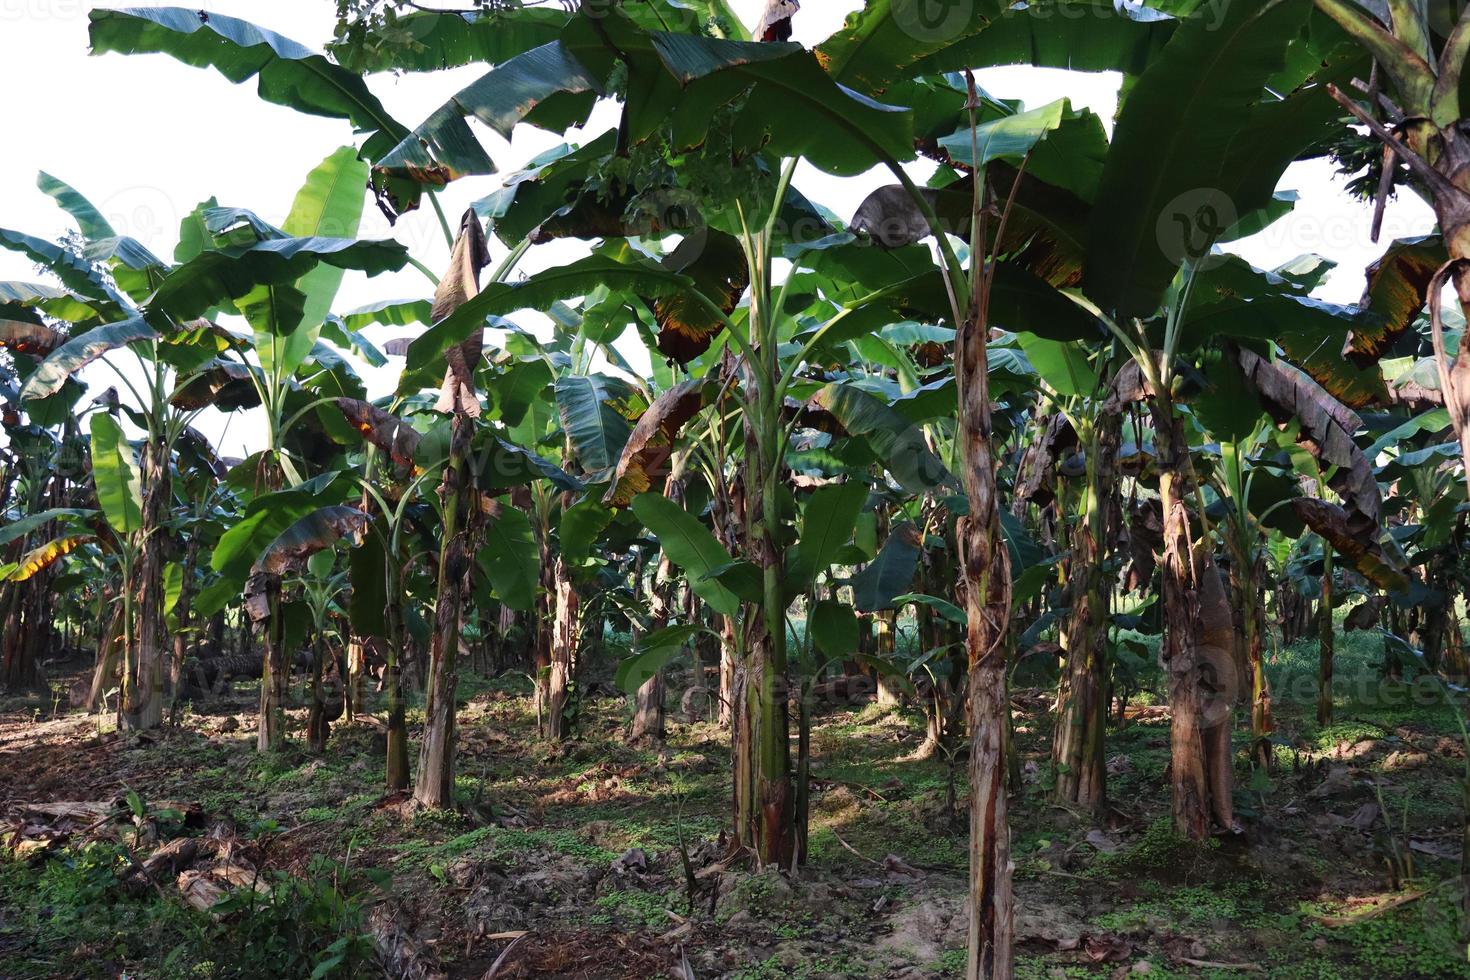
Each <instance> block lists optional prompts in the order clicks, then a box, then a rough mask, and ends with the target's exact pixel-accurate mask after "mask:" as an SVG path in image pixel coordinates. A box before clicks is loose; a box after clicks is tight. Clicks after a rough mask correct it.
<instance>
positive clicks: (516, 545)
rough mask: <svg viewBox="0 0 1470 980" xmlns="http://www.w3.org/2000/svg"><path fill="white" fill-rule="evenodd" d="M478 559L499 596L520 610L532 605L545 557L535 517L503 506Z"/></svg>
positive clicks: (488, 528) (488, 530)
mask: <svg viewBox="0 0 1470 980" xmlns="http://www.w3.org/2000/svg"><path fill="white" fill-rule="evenodd" d="M478 559H479V563H480V567H481V569H483V570H484V572H485V577H486V578H487V579H488V580H489V582H490V587H491V589H493V590H494V593H495V597H496V598H497V599H499V600H500V601H501V602H503V603H504V604H505V605H507V606H509V607H510V608H512V609H516V610H520V611H525V610H528V609H530V608H531V607H532V605H533V604H534V603H535V601H536V585H537V581H538V576H537V572H538V571H539V569H540V567H541V559H540V552H539V550H538V549H537V546H536V535H535V533H534V532H533V531H532V529H531V519H530V517H529V516H528V515H527V514H526V513H525V512H524V511H521V510H518V509H516V508H514V507H502V508H501V511H500V513H499V515H498V516H496V517H495V518H494V520H492V521H490V523H489V525H488V526H487V527H486V528H485V545H484V547H482V548H481V549H480V552H479V555H478Z"/></svg>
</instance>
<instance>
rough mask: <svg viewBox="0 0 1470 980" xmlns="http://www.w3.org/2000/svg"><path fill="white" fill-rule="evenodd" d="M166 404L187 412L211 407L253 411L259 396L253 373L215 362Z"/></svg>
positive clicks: (233, 364)
mask: <svg viewBox="0 0 1470 980" xmlns="http://www.w3.org/2000/svg"><path fill="white" fill-rule="evenodd" d="M168 401H169V404H170V405H172V406H173V407H174V408H179V409H183V410H184V411H186V412H197V411H198V410H199V409H201V408H204V407H206V406H209V405H213V406H215V407H216V408H218V409H220V410H221V411H234V410H235V409H239V408H254V407H255V406H257V405H259V404H260V392H259V389H257V388H256V387H255V382H254V381H253V380H252V370H251V368H249V367H247V366H246V365H244V364H241V363H239V362H238V361H225V360H218V361H214V362H213V363H211V364H210V365H209V366H208V367H207V368H205V369H203V370H202V371H200V372H199V373H198V374H195V375H194V376H193V377H191V378H189V379H187V380H186V381H185V382H184V383H183V384H181V385H179V386H178V387H177V388H175V389H174V393H173V394H172V395H170V396H169V400H168Z"/></svg>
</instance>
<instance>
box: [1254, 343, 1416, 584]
mask: <svg viewBox="0 0 1470 980" xmlns="http://www.w3.org/2000/svg"><path fill="white" fill-rule="evenodd" d="M1236 357H1237V360H1238V362H1239V364H1240V367H1241V370H1242V371H1243V372H1244V373H1245V380H1246V383H1247V384H1248V385H1250V387H1251V388H1252V389H1253V390H1254V391H1255V393H1256V395H1257V396H1258V397H1259V398H1260V399H1261V404H1262V405H1264V406H1265V408H1266V411H1267V413H1268V414H1269V415H1270V416H1271V417H1272V418H1273V419H1274V420H1275V421H1276V422H1277V424H1279V425H1286V424H1288V423H1292V422H1295V423H1296V424H1297V426H1298V431H1297V442H1298V443H1300V444H1301V445H1302V446H1303V447H1304V448H1305V449H1306V450H1307V451H1308V452H1310V453H1311V454H1312V456H1313V457H1315V458H1316V459H1317V461H1318V462H1319V463H1320V464H1321V465H1322V467H1323V469H1326V468H1327V467H1335V471H1334V472H1333V474H1332V476H1331V477H1330V478H1329V479H1328V481H1327V482H1328V486H1330V487H1332V489H1333V490H1335V491H1336V492H1337V495H1338V496H1339V497H1341V498H1342V501H1343V506H1341V507H1339V506H1338V505H1336V504H1333V503H1329V502H1328V501H1325V500H1315V499H1311V498H1295V499H1293V500H1292V503H1291V506H1292V509H1293V510H1295V511H1296V514H1297V516H1298V517H1299V518H1301V519H1302V520H1303V521H1304V522H1306V524H1307V526H1308V527H1310V528H1311V529H1312V530H1313V531H1316V532H1317V533H1318V534H1320V535H1321V536H1322V537H1323V538H1324V539H1326V540H1327V541H1329V542H1331V544H1332V546H1333V548H1335V549H1336V550H1337V552H1338V554H1340V555H1342V556H1343V557H1344V558H1347V559H1348V560H1349V561H1350V562H1351V563H1352V565H1353V567H1354V568H1355V569H1356V570H1357V571H1358V572H1359V573H1360V574H1362V575H1364V576H1366V577H1367V578H1368V579H1369V580H1371V581H1372V582H1374V583H1375V584H1377V585H1380V586H1382V587H1384V588H1387V589H1399V588H1403V587H1404V585H1405V584H1406V583H1407V579H1406V578H1405V577H1404V575H1403V573H1402V572H1401V571H1399V570H1398V569H1397V568H1395V567H1394V563H1393V562H1392V561H1391V560H1390V559H1389V557H1388V556H1387V555H1386V554H1385V553H1384V551H1383V549H1382V547H1381V546H1380V545H1379V543H1378V537H1379V530H1380V529H1379V513H1380V511H1381V510H1382V507H1383V498H1382V496H1381V495H1380V493H1379V490H1378V481H1377V479H1376V478H1375V477H1374V475H1373V464H1372V461H1370V460H1369V459H1368V457H1367V455H1366V454H1365V453H1364V452H1363V450H1362V449H1361V448H1359V447H1358V444H1357V442H1356V441H1354V438H1353V436H1354V435H1355V434H1356V433H1357V432H1358V430H1359V429H1361V428H1362V427H1363V421H1362V419H1360V418H1359V417H1358V414H1357V413H1356V412H1354V411H1353V410H1352V409H1350V408H1348V407H1347V406H1346V405H1344V404H1342V403H1341V402H1339V401H1338V400H1337V399H1336V398H1333V397H1332V396H1331V395H1329V394H1328V393H1327V392H1326V391H1324V390H1323V389H1322V388H1321V387H1320V386H1319V385H1318V384H1317V383H1316V382H1315V381H1313V380H1312V379H1311V378H1309V377H1307V376H1306V375H1305V374H1303V373H1302V372H1301V371H1299V370H1297V369H1296V368H1295V367H1293V366H1292V365H1290V364H1287V363H1285V362H1283V361H1268V360H1267V359H1266V358H1264V357H1261V356H1260V355H1259V354H1257V353H1255V352H1254V351H1251V350H1247V349H1244V348H1241V349H1240V350H1238V351H1237V352H1236Z"/></svg>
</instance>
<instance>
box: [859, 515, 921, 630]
mask: <svg viewBox="0 0 1470 980" xmlns="http://www.w3.org/2000/svg"><path fill="white" fill-rule="evenodd" d="M922 550H923V541H922V540H921V538H920V537H919V529H918V528H917V527H916V526H915V525H914V523H913V522H912V521H903V522H902V523H899V524H895V525H894V526H893V527H892V528H891V529H890V530H889V532H888V539H887V540H886V541H884V542H883V547H882V549H881V550H879V552H878V557H876V558H874V559H873V560H872V561H871V562H869V563H868V564H867V567H865V568H864V569H863V570H862V571H861V572H858V573H857V574H856V575H854V576H853V579H852V597H853V604H854V605H855V606H856V607H857V608H858V609H859V610H860V611H862V612H875V611H876V610H879V609H893V608H895V606H896V605H897V601H898V597H899V596H901V595H907V594H909V591H910V587H911V586H912V585H913V584H914V572H915V571H916V570H917V569H918V564H919V553H920V552H921V551H922Z"/></svg>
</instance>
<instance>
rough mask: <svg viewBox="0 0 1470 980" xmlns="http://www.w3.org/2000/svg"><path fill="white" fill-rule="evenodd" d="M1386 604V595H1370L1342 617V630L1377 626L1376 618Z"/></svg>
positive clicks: (1365, 628) (1348, 630)
mask: <svg viewBox="0 0 1470 980" xmlns="http://www.w3.org/2000/svg"><path fill="white" fill-rule="evenodd" d="M1386 605H1388V597H1387V596H1381V595H1370V596H1369V597H1368V598H1367V600H1366V601H1364V602H1361V603H1359V604H1358V605H1356V606H1354V607H1353V608H1352V609H1351V610H1349V612H1348V614H1347V615H1346V616H1344V617H1343V620H1342V628H1343V630H1344V632H1352V631H1353V630H1371V629H1375V628H1377V626H1378V618H1379V617H1380V616H1381V615H1382V614H1383V607H1384V606H1386Z"/></svg>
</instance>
